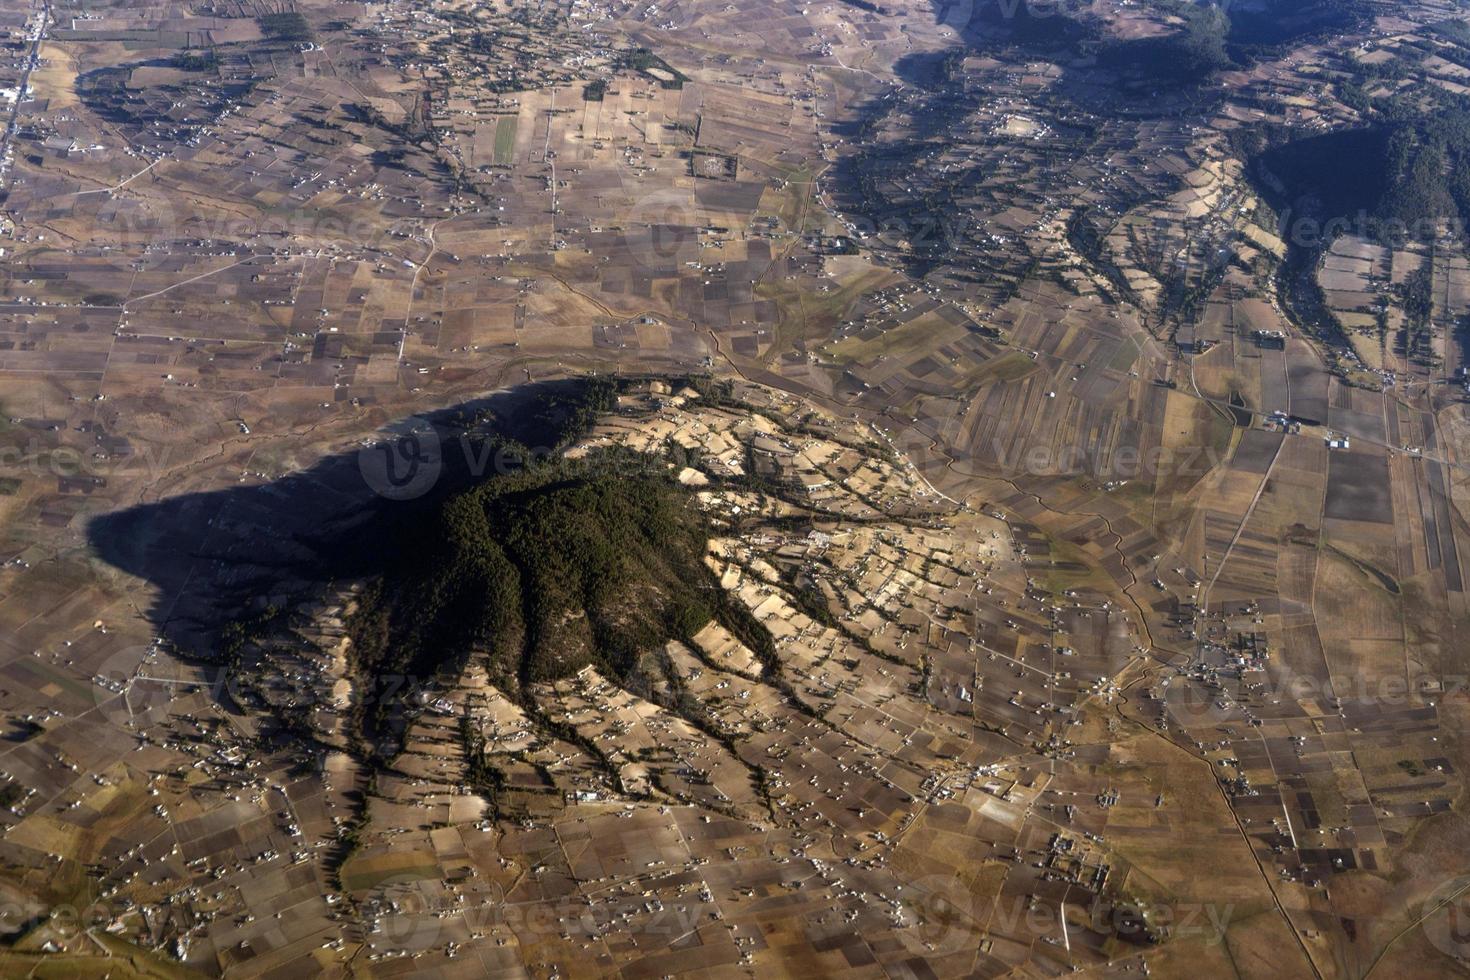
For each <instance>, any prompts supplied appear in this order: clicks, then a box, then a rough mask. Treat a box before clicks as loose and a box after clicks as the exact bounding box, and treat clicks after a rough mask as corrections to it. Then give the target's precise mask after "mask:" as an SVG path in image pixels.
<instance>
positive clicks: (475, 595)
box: [351, 450, 775, 728]
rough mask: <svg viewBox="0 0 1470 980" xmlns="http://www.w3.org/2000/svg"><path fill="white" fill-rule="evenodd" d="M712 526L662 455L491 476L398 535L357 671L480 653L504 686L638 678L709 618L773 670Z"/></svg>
mask: <svg viewBox="0 0 1470 980" xmlns="http://www.w3.org/2000/svg"><path fill="white" fill-rule="evenodd" d="M708 536H709V529H708V525H707V522H706V518H705V516H704V514H703V512H702V511H701V510H700V509H699V508H698V506H697V505H696V502H695V501H694V499H693V497H692V495H691V494H690V492H689V491H688V490H686V489H685V488H684V487H682V486H680V485H679V484H678V483H677V482H676V481H674V480H673V478H672V476H671V470H670V467H669V466H668V464H667V462H665V461H664V460H660V459H655V458H652V457H647V456H642V455H639V454H636V453H631V452H628V451H626V450H605V451H602V452H598V453H594V454H592V455H591V456H589V457H586V458H583V459H577V460H568V459H564V458H558V459H555V460H552V461H550V462H547V463H542V464H538V465H533V466H530V467H528V468H526V469H524V470H521V471H520V472H518V473H514V474H511V475H506V476H500V477H496V478H493V479H490V480H487V481H485V482H483V483H481V484H480V485H478V486H475V487H473V488H471V489H469V490H467V491H465V492H462V493H460V494H458V495H456V496H454V497H451V498H450V499H448V500H447V501H444V502H443V503H442V505H440V506H438V507H437V508H436V509H434V510H432V511H430V512H427V513H423V514H419V515H417V516H415V517H414V518H413V519H412V520H410V521H408V522H406V524H405V525H404V526H402V527H400V528H399V529H398V531H397V532H396V533H395V535H394V540H392V541H391V542H389V544H388V547H389V549H390V550H391V553H392V554H393V556H394V557H393V560H390V561H388V562H385V563H384V567H385V569H386V571H385V572H384V573H383V574H382V576H381V577H380V578H379V579H378V580H377V581H375V582H374V583H373V584H372V585H371V586H370V588H369V589H368V590H367V592H366V594H365V595H364V597H363V599H362V601H361V603H360V605H359V609H358V611H357V613H356V614H355V616H354V617H353V620H352V623H351V629H352V637H353V640H354V650H355V657H356V665H357V668H358V670H359V671H360V672H363V673H365V674H367V675H370V676H372V675H382V674H403V675H407V676H410V677H415V678H424V677H430V676H433V675H434V674H435V673H436V672H438V671H439V670H441V669H444V668H448V669H451V670H457V669H459V668H460V667H461V666H462V665H463V664H464V662H465V660H466V658H467V657H470V656H484V658H485V663H486V665H487V667H488V669H489V671H490V674H491V677H492V679H493V680H494V682H495V683H496V684H497V685H498V686H500V687H501V688H502V689H505V690H508V691H510V692H511V693H516V692H518V691H521V690H522V689H523V688H524V687H525V686H526V685H528V684H533V683H536V682H540V681H547V680H554V679H556V678H560V677H565V676H568V675H570V674H572V673H575V672H576V671H578V670H580V669H581V668H582V667H584V666H587V665H589V664H594V665H596V666H598V667H599V668H600V669H602V670H604V671H605V672H607V673H608V674H609V675H610V676H613V677H616V678H619V679H630V678H632V677H633V675H636V674H637V673H639V672H640V670H642V666H641V661H642V659H643V657H644V656H645V655H646V654H648V653H650V652H651V651H653V650H655V649H657V648H658V647H660V646H661V645H662V644H663V643H664V642H666V641H667V640H670V639H683V640H687V639H689V638H690V637H691V636H692V635H693V634H694V633H696V632H698V631H699V630H700V629H701V628H703V627H704V626H705V624H707V623H708V622H710V620H712V619H719V620H720V621H721V622H722V623H723V624H724V625H726V627H727V628H729V629H730V630H731V631H732V632H733V633H734V634H735V635H737V636H739V637H740V638H741V639H742V640H744V641H745V642H746V643H747V645H749V646H751V647H752V649H754V650H755V651H756V653H757V654H758V655H759V656H760V657H761V659H762V660H763V661H765V662H766V663H767V664H768V665H769V666H773V665H774V657H775V649H774V644H773V643H772V642H771V639H770V636H769V634H768V633H767V632H766V631H765V629H764V627H762V626H761V625H760V624H759V623H758V622H757V621H755V620H754V618H753V617H751V616H750V614H749V612H748V611H746V610H744V608H743V607H739V606H738V604H736V603H734V602H732V601H731V600H730V599H729V598H728V597H727V596H726V595H725V593H724V592H723V590H721V589H720V588H719V584H718V583H717V582H716V581H715V580H714V577H713V575H712V573H711V572H710V571H709V569H708V568H707V567H706V566H705V564H704V555H705V546H706V541H707V540H708ZM364 721H365V722H367V723H368V727H369V728H372V727H373V726H374V724H375V723H376V722H380V721H382V719H381V718H377V719H373V718H365V719H364Z"/></svg>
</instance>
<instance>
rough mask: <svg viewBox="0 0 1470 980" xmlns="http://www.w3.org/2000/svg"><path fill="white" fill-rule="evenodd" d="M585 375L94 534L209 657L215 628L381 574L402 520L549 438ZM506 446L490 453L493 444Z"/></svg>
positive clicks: (129, 515) (481, 404)
mask: <svg viewBox="0 0 1470 980" xmlns="http://www.w3.org/2000/svg"><path fill="white" fill-rule="evenodd" d="M584 387H585V382H583V381H578V380H571V381H557V382H542V383H537V384H533V385H524V386H520V387H517V388H514V389H509V390H506V391H501V392H496V393H493V394H491V395H488V396H486V397H485V398H482V399H477V400H475V401H471V402H466V403H463V404H460V405H456V406H454V407H452V408H448V409H444V410H442V411H437V412H434V413H431V414H427V415H422V416H414V417H410V418H407V419H403V420H400V421H398V422H396V423H394V424H393V425H391V426H389V427H388V428H387V429H385V430H383V431H381V432H379V433H378V434H377V435H376V436H375V437H373V438H371V439H368V440H365V441H364V444H363V445H362V446H361V447H360V448H358V449H357V450H356V451H353V452H347V453H340V454H337V455H333V456H328V457H325V458H323V459H321V460H320V461H318V462H317V463H316V464H315V465H313V466H311V467H310V468H309V469H306V470H303V471H301V472H298V473H292V474H290V475H288V476H284V477H282V478H280V479H277V480H272V481H270V482H268V483H262V484H253V485H242V486H239V487H232V488H228V489H222V490H217V491H211V492H206V493H189V494H182V495H180V496H177V497H171V498H169V499H167V500H163V501H160V502H158V503H151V504H143V505H139V506H136V507H132V508H129V509H127V510H121V511H116V512H113V513H110V514H104V515H101V516H98V517H97V518H95V519H94V520H93V521H92V522H91V524H90V525H89V526H88V528H87V538H88V543H89V544H90V545H91V547H92V548H93V549H94V551H95V553H96V554H97V556H98V557H100V558H101V559H102V560H103V561H105V562H107V563H108V564H110V565H112V566H113V567H115V568H118V569H121V570H122V571H124V572H127V573H128V574H130V575H135V576H137V577H139V578H142V579H145V580H147V581H148V582H150V583H152V584H153V585H154V586H155V587H156V588H157V590H158V591H157V597H156V599H155V600H154V602H153V604H152V605H151V606H150V608H149V609H148V610H147V611H146V614H147V616H148V618H149V620H150V621H151V622H152V623H153V625H154V628H155V631H156V635H158V636H160V637H162V638H163V639H164V640H165V641H166V642H167V643H168V644H170V645H171V646H172V647H173V648H174V649H175V650H176V651H177V652H178V653H179V654H181V655H183V656H184V657H186V658H188V659H191V660H197V661H206V662H207V661H210V660H212V659H213V658H214V657H215V656H216V654H217V642H218V637H219V633H220V630H222V629H223V628H224V627H225V626H226V625H228V624H230V623H233V622H237V621H240V620H242V619H244V618H246V617H248V616H250V615H251V614H252V613H258V612H259V611H260V610H262V609H264V608H266V606H268V605H270V604H277V605H280V604H282V603H284V602H286V601H295V602H299V601H302V600H303V599H306V598H314V597H316V596H317V595H319V594H320V592H321V589H322V586H323V584H324V583H328V582H332V581H334V580H344V579H353V578H358V577H362V576H366V575H371V574H373V573H374V572H376V571H380V570H381V567H382V564H383V562H384V561H385V560H386V557H387V554H386V549H384V548H383V547H381V544H382V542H383V541H384V540H385V538H386V535H387V534H389V533H391V531H392V529H393V528H394V527H395V526H397V525H398V524H399V523H400V522H402V521H405V520H407V519H408V518H410V517H411V516H412V515H413V514H415V513H417V512H419V511H420V510H421V509H423V508H429V507H435V506H437V505H438V504H439V503H440V502H442V500H443V499H444V498H445V497H446V496H448V495H450V494H452V493H455V492H457V491H459V490H462V489H464V488H466V487H467V486H469V485H471V484H472V483H474V482H476V481H478V480H481V479H483V478H485V477H486V476H487V475H489V474H491V473H494V472H496V471H497V469H498V468H504V467H507V466H514V465H516V462H517V460H518V459H519V458H520V454H518V453H516V452H511V451H507V450H506V449H505V448H504V444H503V443H501V442H499V441H498V440H502V439H508V440H514V441H515V442H516V443H519V444H520V445H521V446H526V447H533V448H534V447H555V446H556V445H558V443H559V441H560V440H561V439H563V438H565V436H566V431H565V428H566V426H567V424H568V416H569V414H570V413H569V411H568V410H567V406H571V405H575V404H576V403H577V402H578V398H579V394H580V392H581V390H582V389H583V388H584ZM497 446H500V447H501V448H500V449H499V450H498V451H497V449H496V447H497Z"/></svg>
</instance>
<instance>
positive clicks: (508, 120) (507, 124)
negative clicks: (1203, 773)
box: [495, 116, 519, 167]
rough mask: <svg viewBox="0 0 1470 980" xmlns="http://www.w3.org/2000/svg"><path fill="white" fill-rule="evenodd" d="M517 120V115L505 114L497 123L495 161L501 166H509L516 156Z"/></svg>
mask: <svg viewBox="0 0 1470 980" xmlns="http://www.w3.org/2000/svg"><path fill="white" fill-rule="evenodd" d="M517 122H519V120H518V119H517V118H516V117H515V116H503V117H502V118H501V119H500V120H499V121H498V122H497V123H496V124H495V163H496V164H497V165H499V166H502V167H508V166H510V163H511V161H512V160H513V159H514V158H515V149H516V123H517Z"/></svg>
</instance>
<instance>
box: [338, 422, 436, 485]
mask: <svg viewBox="0 0 1470 980" xmlns="http://www.w3.org/2000/svg"><path fill="white" fill-rule="evenodd" d="M443 465H444V461H443V455H442V447H441V446H440V443H439V433H438V430H436V429H435V428H434V426H433V425H432V424H431V423H430V422H429V421H428V420H427V419H424V418H420V417H418V416H412V417H410V418H407V419H403V420H402V421H400V422H396V423H394V424H393V425H391V426H389V427H388V429H387V431H385V432H384V433H382V434H380V435H379V436H378V437H377V438H376V439H374V440H373V441H372V442H370V443H368V444H367V445H365V446H363V447H362V448H361V449H359V450H358V451H357V468H358V471H359V472H361V473H362V478H363V480H364V481H366V483H367V485H368V486H369V487H370V488H371V489H372V491H373V493H375V494H377V495H378V496H380V497H386V498H388V499H389V500H413V499H414V498H416V497H422V496H423V495H424V494H426V493H428V492H429V491H430V490H431V489H433V487H434V484H435V483H437V482H438V481H439V474H440V472H441V471H442V469H443Z"/></svg>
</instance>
